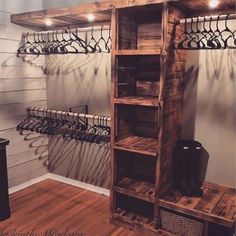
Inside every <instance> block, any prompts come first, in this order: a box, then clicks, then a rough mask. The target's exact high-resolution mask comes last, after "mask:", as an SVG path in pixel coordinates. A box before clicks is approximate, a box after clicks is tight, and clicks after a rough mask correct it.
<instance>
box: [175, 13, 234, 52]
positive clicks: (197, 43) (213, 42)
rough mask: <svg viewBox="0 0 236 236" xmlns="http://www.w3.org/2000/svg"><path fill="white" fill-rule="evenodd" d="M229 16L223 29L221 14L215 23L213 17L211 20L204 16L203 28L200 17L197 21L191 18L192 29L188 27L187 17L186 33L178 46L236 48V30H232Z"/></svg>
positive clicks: (183, 47) (197, 48)
mask: <svg viewBox="0 0 236 236" xmlns="http://www.w3.org/2000/svg"><path fill="white" fill-rule="evenodd" d="M229 16H230V14H228V15H226V18H225V24H224V28H223V29H220V27H219V22H220V20H221V19H220V18H221V15H218V17H217V19H216V23H214V25H213V18H212V17H210V19H209V20H207V19H206V17H204V20H203V24H202V28H203V29H202V30H201V29H200V21H199V17H197V19H196V20H195V21H194V18H191V24H190V29H188V26H187V25H188V23H187V19H185V24H184V25H185V26H184V33H183V34H182V36H181V40H180V41H179V42H178V48H179V49H186V50H194V49H196V50H199V49H226V48H236V30H235V31H232V30H231V29H230V28H229V26H228V20H229ZM194 25H195V26H194Z"/></svg>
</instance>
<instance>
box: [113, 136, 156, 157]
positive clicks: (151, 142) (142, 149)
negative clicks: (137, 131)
mask: <svg viewBox="0 0 236 236" xmlns="http://www.w3.org/2000/svg"><path fill="white" fill-rule="evenodd" d="M115 149H118V150H124V151H129V152H135V153H140V154H144V155H150V156H153V157H156V156H157V155H158V151H157V141H156V139H154V138H145V137H139V136H134V135H132V136H128V137H126V138H123V139H121V140H119V141H117V142H115Z"/></svg>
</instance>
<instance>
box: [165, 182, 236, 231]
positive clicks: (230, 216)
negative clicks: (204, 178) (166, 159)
mask: <svg viewBox="0 0 236 236" xmlns="http://www.w3.org/2000/svg"><path fill="white" fill-rule="evenodd" d="M212 186H213V185H211V187H207V184H206V185H204V189H203V191H204V195H203V196H202V197H201V198H196V197H185V196H182V195H181V194H180V193H178V192H177V191H174V190H171V191H169V192H167V193H165V195H164V196H162V197H161V199H160V205H161V206H162V207H164V208H168V209H171V210H174V211H176V212H179V213H184V214H186V215H189V216H193V217H196V218H198V219H200V220H205V221H207V222H212V223H216V224H220V225H223V226H226V227H229V228H231V227H233V225H234V224H235V220H236V219H235V212H236V204H235V203H236V194H235V193H234V194H233V193H228V192H227V190H228V191H230V190H231V189H227V188H225V187H223V188H221V187H220V188H217V187H216V188H214V189H213V188H212ZM222 190H223V191H222Z"/></svg>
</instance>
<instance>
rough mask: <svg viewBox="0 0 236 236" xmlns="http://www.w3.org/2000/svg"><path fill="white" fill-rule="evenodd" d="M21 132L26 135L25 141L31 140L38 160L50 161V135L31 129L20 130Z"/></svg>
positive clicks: (30, 143) (31, 146) (30, 145)
mask: <svg viewBox="0 0 236 236" xmlns="http://www.w3.org/2000/svg"><path fill="white" fill-rule="evenodd" d="M19 134H20V135H21V136H23V137H24V141H28V142H29V148H32V149H34V155H35V157H37V159H38V160H44V163H47V161H48V136H47V135H42V134H38V133H32V132H30V131H20V132H19Z"/></svg>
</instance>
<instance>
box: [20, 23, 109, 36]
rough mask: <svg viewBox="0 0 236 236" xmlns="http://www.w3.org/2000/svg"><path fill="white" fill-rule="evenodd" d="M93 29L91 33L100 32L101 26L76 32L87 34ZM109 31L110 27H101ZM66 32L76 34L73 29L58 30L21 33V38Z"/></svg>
mask: <svg viewBox="0 0 236 236" xmlns="http://www.w3.org/2000/svg"><path fill="white" fill-rule="evenodd" d="M92 29H93V31H101V26H96V27H86V28H77V32H80V33H81V32H88V31H91V30H92ZM108 29H110V25H104V26H103V30H108ZM66 30H68V32H72V33H75V32H76V28H73V29H59V30H56V29H55V30H48V31H34V32H29V33H23V34H22V35H23V36H27V35H28V36H34V35H35V34H52V33H56V32H57V33H62V32H63V33H65V31H66Z"/></svg>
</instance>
